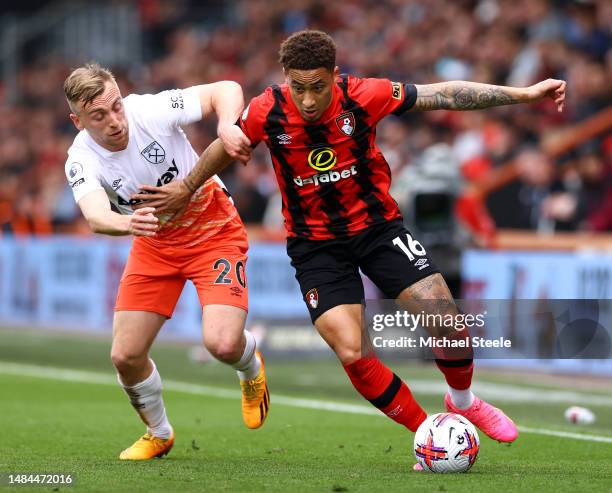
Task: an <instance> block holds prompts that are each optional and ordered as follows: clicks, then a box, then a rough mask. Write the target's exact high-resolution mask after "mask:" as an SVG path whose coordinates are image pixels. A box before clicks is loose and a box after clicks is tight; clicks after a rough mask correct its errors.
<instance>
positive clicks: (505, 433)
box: [444, 394, 518, 442]
mask: <svg viewBox="0 0 612 493" xmlns="http://www.w3.org/2000/svg"><path fill="white" fill-rule="evenodd" d="M444 404H445V405H446V409H448V411H449V412H451V413H456V414H460V415H461V416H465V417H466V418H467V419H469V420H470V421H471V422H472V423H473V424H474V426H476V427H477V428H478V429H479V430H481V431H482V432H483V433H484V434H485V435H487V436H489V437H491V438H492V439H493V440H497V441H498V442H513V441H514V440H516V437H517V436H518V429H517V427H516V425H515V424H514V422H513V421H512V420H511V419H510V418H509V417H508V416H506V415H505V414H504V412H503V411H502V410H501V409H497V408H496V407H493V406H492V405H491V404H489V403H487V402H485V401H483V400H482V399H479V398H478V397H476V396H474V402H473V403H472V405H471V406H470V407H469V408H467V409H459V408H457V407H455V406H454V405H453V402H452V401H451V397H450V394H446V397H444Z"/></svg>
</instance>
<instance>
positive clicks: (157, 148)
mask: <svg viewBox="0 0 612 493" xmlns="http://www.w3.org/2000/svg"><path fill="white" fill-rule="evenodd" d="M140 154H141V155H142V157H143V158H145V159H146V160H147V161H149V162H150V163H151V164H161V163H163V162H164V161H165V160H166V151H164V148H163V147H162V146H161V145H159V143H158V142H157V141H156V140H154V141H153V142H151V143H150V144H149V145H148V146H147V147H145V148H144V149H143V150H142V152H141V153H140Z"/></svg>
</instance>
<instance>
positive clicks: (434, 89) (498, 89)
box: [414, 79, 565, 111]
mask: <svg viewBox="0 0 612 493" xmlns="http://www.w3.org/2000/svg"><path fill="white" fill-rule="evenodd" d="M416 88H417V99H416V103H415V105H414V109H415V111H429V110H439V109H444V110H459V111H463V110H480V109H483V108H490V107H492V106H504V105H507V104H517V103H533V102H535V101H539V100H541V99H543V98H546V97H548V98H551V99H553V100H554V102H555V103H556V105H557V110H558V111H563V103H564V101H565V81H562V80H556V79H547V80H545V81H542V82H539V83H537V84H534V85H533V86H529V87H524V88H519V87H506V86H493V85H489V84H480V83H478V82H466V81H461V80H456V81H450V82H440V83H437V84H426V85H417V86H416Z"/></svg>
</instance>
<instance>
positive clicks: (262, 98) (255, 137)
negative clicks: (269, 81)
mask: <svg viewBox="0 0 612 493" xmlns="http://www.w3.org/2000/svg"><path fill="white" fill-rule="evenodd" d="M267 92H268V91H266V92H264V93H263V94H260V95H259V96H256V97H254V98H253V99H251V101H250V102H249V104H248V106H247V107H246V108H245V109H244V111H243V112H242V115H241V116H240V119H239V120H238V124H239V125H240V128H241V129H242V131H243V132H244V133H245V135H246V136H247V137H248V138H249V140H250V141H251V146H252V147H255V146H256V145H257V144H259V143H260V142H261V141H262V140H264V124H265V121H266V114H267V109H268V110H269V106H270V105H269V104H268V101H267V100H268V99H269V95H268V94H267Z"/></svg>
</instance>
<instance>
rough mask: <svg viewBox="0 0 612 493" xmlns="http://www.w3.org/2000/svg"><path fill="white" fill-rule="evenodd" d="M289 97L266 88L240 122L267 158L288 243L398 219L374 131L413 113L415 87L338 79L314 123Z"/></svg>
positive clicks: (285, 90) (283, 89)
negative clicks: (387, 121) (290, 239)
mask: <svg viewBox="0 0 612 493" xmlns="http://www.w3.org/2000/svg"><path fill="white" fill-rule="evenodd" d="M289 91H290V89H289V86H288V85H287V84H283V85H274V86H271V87H268V88H267V89H266V90H265V91H264V92H263V93H262V94H260V95H259V96H257V97H255V98H253V99H252V100H251V102H250V104H249V105H248V107H247V108H246V109H245V111H244V113H243V114H242V117H241V118H240V126H241V128H242V130H243V131H244V133H245V134H246V135H247V136H248V137H249V139H250V140H251V142H252V144H253V146H255V145H257V144H258V143H259V142H261V141H262V140H263V141H264V142H265V143H266V145H267V146H268V148H269V150H270V154H271V156H272V163H273V166H274V171H275V173H276V178H277V180H278V184H279V187H280V191H281V195H282V201H283V216H284V218H285V227H286V228H287V233H288V236H298V237H302V238H310V239H313V240H326V239H331V238H342V237H347V236H351V235H354V234H357V233H359V232H361V231H363V230H364V229H366V228H367V227H369V226H371V225H374V224H379V223H382V222H384V221H389V220H393V219H396V218H399V217H401V214H400V211H399V208H398V207H397V204H396V202H395V201H394V200H393V198H392V197H391V195H390V194H389V188H390V186H391V170H390V169H389V165H388V164H387V161H386V160H385V158H384V157H383V155H382V153H381V152H380V150H379V148H378V147H377V145H376V142H375V140H376V124H377V123H378V122H379V120H381V119H382V118H383V117H384V116H386V115H388V114H390V113H393V114H395V115H399V114H401V113H403V112H404V111H407V110H409V109H411V108H412V107H413V106H414V103H415V101H416V97H417V94H416V88H415V86H414V85H413V84H402V83H398V82H391V81H390V80H387V79H360V78H357V77H353V76H350V75H341V76H340V77H339V78H338V80H337V81H336V84H335V85H334V87H333V96H332V101H331V104H330V106H329V107H328V108H327V110H325V112H324V113H323V115H322V116H321V118H320V119H319V120H318V121H316V122H313V123H310V122H307V121H306V120H304V119H303V118H302V116H301V115H300V112H299V110H298V109H297V107H296V106H295V104H294V102H293V100H292V99H291V94H290V92H289Z"/></svg>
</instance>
